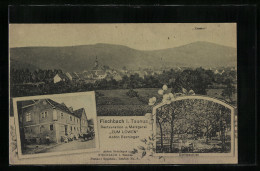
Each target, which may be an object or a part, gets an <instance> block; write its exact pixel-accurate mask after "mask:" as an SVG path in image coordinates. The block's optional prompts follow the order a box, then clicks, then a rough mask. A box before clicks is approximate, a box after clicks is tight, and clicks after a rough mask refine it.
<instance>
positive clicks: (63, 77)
mask: <svg viewBox="0 0 260 171" xmlns="http://www.w3.org/2000/svg"><path fill="white" fill-rule="evenodd" d="M171 69H173V70H174V71H183V70H185V69H190V68H189V67H173V68H167V67H163V66H162V67H161V69H160V70H154V69H151V68H143V69H141V68H140V69H139V70H131V69H127V68H126V67H123V68H122V69H120V70H119V69H111V68H110V67H109V66H102V65H100V64H99V61H98V58H97V57H96V60H95V64H94V67H93V68H92V69H91V70H84V71H82V72H66V73H57V74H56V75H55V76H54V77H53V83H58V82H64V81H68V80H69V81H73V82H84V83H95V82H96V81H98V80H106V81H111V80H115V81H121V80H122V79H123V77H124V76H127V77H130V76H131V75H135V74H137V75H138V76H139V77H140V78H142V79H144V78H145V77H146V76H154V75H160V74H163V72H165V71H167V70H171ZM205 69H208V70H210V71H212V72H213V73H214V74H219V75H222V74H223V73H225V70H228V71H236V67H230V68H223V67H219V68H211V67H210V68H205Z"/></svg>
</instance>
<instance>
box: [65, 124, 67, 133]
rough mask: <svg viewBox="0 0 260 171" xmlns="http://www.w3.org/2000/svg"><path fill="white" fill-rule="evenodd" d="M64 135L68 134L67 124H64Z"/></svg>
mask: <svg viewBox="0 0 260 171" xmlns="http://www.w3.org/2000/svg"><path fill="white" fill-rule="evenodd" d="M65 135H68V125H65Z"/></svg>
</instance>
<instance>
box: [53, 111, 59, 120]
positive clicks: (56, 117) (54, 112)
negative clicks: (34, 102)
mask: <svg viewBox="0 0 260 171" xmlns="http://www.w3.org/2000/svg"><path fill="white" fill-rule="evenodd" d="M53 120H54V121H56V120H58V116H57V110H56V109H54V110H53Z"/></svg>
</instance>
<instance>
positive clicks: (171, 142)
mask: <svg viewBox="0 0 260 171" xmlns="http://www.w3.org/2000/svg"><path fill="white" fill-rule="evenodd" d="M173 122H174V110H173V111H172V120H171V140H170V151H171V152H172V151H173V136H174V134H173Z"/></svg>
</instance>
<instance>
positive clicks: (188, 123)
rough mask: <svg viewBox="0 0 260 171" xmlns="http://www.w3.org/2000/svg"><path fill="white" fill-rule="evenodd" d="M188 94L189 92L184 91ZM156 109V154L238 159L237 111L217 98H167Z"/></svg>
mask: <svg viewBox="0 0 260 171" xmlns="http://www.w3.org/2000/svg"><path fill="white" fill-rule="evenodd" d="M184 91H185V90H184ZM164 97H165V99H164V100H163V102H162V103H160V104H158V105H156V106H155V107H154V115H155V120H156V121H155V127H156V129H155V130H154V133H155V135H156V142H155V143H156V153H159V154H161V155H166V156H167V155H171V154H180V153H198V154H200V155H203V153H204V155H219V154H220V155H222V156H223V154H225V155H231V156H232V155H234V147H235V138H236V137H235V130H237V128H236V126H235V125H236V124H235V123H236V122H237V120H236V118H237V113H236V108H235V107H234V106H232V105H229V104H227V103H225V102H224V101H220V100H218V99H216V98H210V97H207V96H198V95H195V94H186V95H184V94H182V95H179V96H175V97H174V96H171V93H169V94H167V93H165V94H164Z"/></svg>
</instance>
